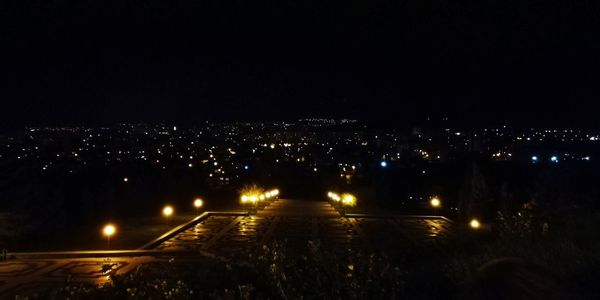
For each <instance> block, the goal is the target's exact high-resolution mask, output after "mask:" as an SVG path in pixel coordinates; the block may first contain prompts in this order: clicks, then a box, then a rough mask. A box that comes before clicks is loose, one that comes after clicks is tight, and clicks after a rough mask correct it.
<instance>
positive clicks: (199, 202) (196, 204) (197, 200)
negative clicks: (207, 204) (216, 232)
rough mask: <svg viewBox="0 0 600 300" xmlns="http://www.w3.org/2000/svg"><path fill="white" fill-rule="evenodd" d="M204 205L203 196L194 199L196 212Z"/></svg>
mask: <svg viewBox="0 0 600 300" xmlns="http://www.w3.org/2000/svg"><path fill="white" fill-rule="evenodd" d="M203 205H204V201H202V199H201V198H196V200H194V207H195V208H196V213H198V209H200V207H202V206H203Z"/></svg>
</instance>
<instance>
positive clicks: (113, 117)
mask: <svg viewBox="0 0 600 300" xmlns="http://www.w3.org/2000/svg"><path fill="white" fill-rule="evenodd" d="M0 7H1V10H0V28H1V29H0V39H1V41H2V43H1V44H2V45H3V46H1V47H0V80H1V82H0V97H1V98H2V109H1V115H0V117H1V118H2V119H1V120H0V128H3V129H9V128H17V127H22V126H26V125H110V124H114V123H117V122H172V123H178V124H194V123H195V122H200V121H203V120H213V121H220V120H263V119H296V118H304V117H349V118H357V119H360V120H364V121H367V122H375V123H385V124H388V125H398V126H400V125H405V124H411V123H412V122H415V121H419V120H422V119H423V118H425V117H427V116H432V117H441V116H448V117H450V118H451V119H452V120H456V122H457V124H459V125H462V126H469V125H481V124H487V123H498V122H500V123H501V122H507V123H508V124H515V125H536V126H537V125H542V126H596V127H599V124H600V122H597V121H596V116H597V114H598V105H597V104H596V103H597V102H598V100H599V99H600V76H599V72H600V9H599V7H600V5H599V4H598V1H592V0H588V1H582V0H578V1H546V0H527V1H523V0H518V1H517V0H494V1H492V0H482V1H461V0H458V1H450V0H432V1H424V0H395V1H391V0H386V1H380V0H370V1H340V2H337V1H322V0H321V1H312V0H310V1H286V0H278V1H225V0H214V1H198V0H195V1H158V0H144V1H142V0H136V1H124V0H118V1H91V0H79V1H65V0H53V1H51V0H36V1H31V0H10V1H9V0H4V1H1V4H0Z"/></svg>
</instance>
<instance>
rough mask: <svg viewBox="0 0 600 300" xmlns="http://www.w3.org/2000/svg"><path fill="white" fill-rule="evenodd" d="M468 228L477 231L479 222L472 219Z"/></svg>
mask: <svg viewBox="0 0 600 300" xmlns="http://www.w3.org/2000/svg"><path fill="white" fill-rule="evenodd" d="M469 226H470V227H471V228H472V229H475V230H477V229H479V228H480V227H481V223H479V220H477V219H472V220H471V222H469Z"/></svg>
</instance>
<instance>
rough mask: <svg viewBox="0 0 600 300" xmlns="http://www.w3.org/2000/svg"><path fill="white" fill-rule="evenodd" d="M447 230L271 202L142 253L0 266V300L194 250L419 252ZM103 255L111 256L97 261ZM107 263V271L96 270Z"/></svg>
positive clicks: (207, 221) (430, 221)
mask: <svg viewBox="0 0 600 300" xmlns="http://www.w3.org/2000/svg"><path fill="white" fill-rule="evenodd" d="M451 224H452V223H451V222H450V221H449V220H447V219H445V218H441V217H417V216H415V217H406V216H386V217H372V216H371V217H370V216H358V215H356V216H352V215H349V216H348V217H347V218H342V217H341V216H340V215H339V214H338V213H337V212H336V211H335V210H334V208H333V207H332V206H331V205H330V204H329V203H327V202H318V201H299V200H279V201H276V202H274V203H272V204H270V205H269V206H268V207H266V208H265V209H263V210H261V211H259V212H258V213H257V214H256V215H253V216H242V215H239V214H237V215H235V214H213V215H210V216H208V217H206V218H204V219H201V220H200V221H199V222H197V223H195V224H191V226H189V227H186V228H187V229H185V230H182V231H181V232H179V231H177V232H175V234H174V235H173V236H170V237H169V238H166V239H165V240H159V242H158V243H156V244H155V245H156V246H153V249H150V250H139V251H123V252H117V253H107V252H105V251H104V252H97V253H81V252H76V253H59V254H56V253H34V254H31V255H20V258H19V259H11V260H8V261H5V262H0V299H4V298H14V295H15V294H21V295H22V294H23V293H25V292H26V293H27V294H31V293H32V292H35V291H43V290H45V289H48V288H51V287H56V286H57V285H60V284H61V283H62V282H65V281H66V279H67V278H71V279H72V280H74V281H81V282H90V283H96V284H101V283H104V282H107V281H108V280H109V276H108V275H110V274H126V273H128V272H129V271H131V270H134V269H135V268H136V267H137V266H138V265H140V264H144V263H149V262H153V261H162V260H168V259H169V258H170V257H173V256H181V255H182V253H185V254H186V255H188V257H189V254H190V253H194V252H195V253H198V251H202V252H204V253H209V254H214V255H218V256H222V257H236V256H240V255H241V256H244V255H246V254H247V253H248V252H250V251H253V250H254V249H255V248H256V247H257V246H260V245H263V244H264V243H268V242H270V241H274V240H285V241H286V242H287V243H288V245H290V246H291V247H306V244H307V242H308V241H309V240H311V241H319V242H321V244H322V245H323V246H324V247H331V248H377V247H390V246H391V247H401V246H402V245H408V244H411V245H423V246H427V245H429V244H430V243H431V242H434V241H436V240H438V239H440V238H443V237H444V236H446V235H448V234H449V233H450V232H451V231H450V227H451ZM392 249H393V248H392ZM107 255H110V256H112V257H111V258H110V259H107V258H102V256H107ZM196 255H197V254H196ZM107 264H108V265H111V268H110V269H109V270H105V271H103V270H102V267H103V265H107Z"/></svg>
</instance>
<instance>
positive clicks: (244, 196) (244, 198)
mask: <svg viewBox="0 0 600 300" xmlns="http://www.w3.org/2000/svg"><path fill="white" fill-rule="evenodd" d="M241 200H242V203H246V202H248V200H249V199H248V196H246V195H242V198H241Z"/></svg>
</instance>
